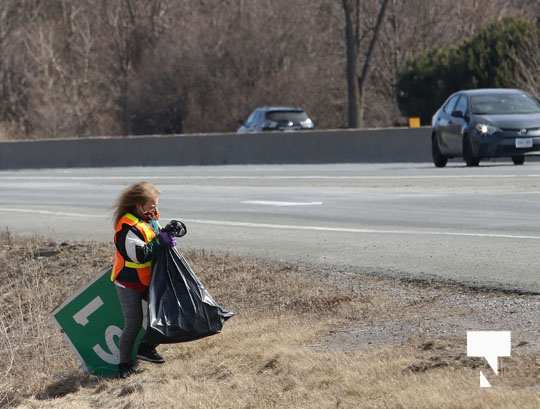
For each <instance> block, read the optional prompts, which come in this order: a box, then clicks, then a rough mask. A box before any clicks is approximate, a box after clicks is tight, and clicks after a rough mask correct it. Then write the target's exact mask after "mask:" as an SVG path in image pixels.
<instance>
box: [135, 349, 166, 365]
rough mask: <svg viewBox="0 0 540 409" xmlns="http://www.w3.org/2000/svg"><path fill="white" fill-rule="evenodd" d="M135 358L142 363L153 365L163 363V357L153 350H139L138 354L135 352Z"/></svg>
mask: <svg viewBox="0 0 540 409" xmlns="http://www.w3.org/2000/svg"><path fill="white" fill-rule="evenodd" d="M137 358H139V359H141V360H143V361H147V362H152V363H154V364H162V363H164V362H165V360H164V359H163V357H162V356H161V355H160V354H158V352H157V351H156V349H155V348H152V349H147V350H144V349H143V350H140V349H139V352H137Z"/></svg>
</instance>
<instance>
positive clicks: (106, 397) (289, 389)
mask: <svg viewBox="0 0 540 409" xmlns="http://www.w3.org/2000/svg"><path fill="white" fill-rule="evenodd" d="M186 255H187V256H188V258H189V260H190V262H191V264H192V266H193V268H194V270H195V271H196V272H197V273H198V274H199V277H200V278H201V279H202V281H203V282H204V283H205V285H206V287H207V288H208V289H209V290H210V292H211V293H212V295H213V296H214V297H215V298H216V299H217V300H218V301H219V302H221V303H223V305H224V306H225V307H227V308H228V309H232V310H233V311H235V312H237V314H238V315H237V316H236V317H234V318H233V319H232V320H231V321H230V323H229V322H227V323H226V325H225V329H224V331H223V333H222V334H219V335H216V336H213V337H210V338H208V339H206V340H202V341H197V342H193V343H186V344H181V345H179V346H177V345H171V346H163V347H161V348H162V351H163V354H164V356H165V357H166V358H167V363H166V364H165V365H164V366H162V367H155V366H151V365H150V366H144V365H143V366H144V369H145V371H144V372H143V373H142V374H140V375H134V377H132V378H130V380H129V381H122V380H109V379H99V378H96V377H93V376H88V375H85V374H83V373H81V372H80V370H79V363H78V362H77V361H76V359H75V358H74V357H73V355H72V353H71V351H70V349H69V347H68V346H67V345H66V343H65V341H64V340H63V338H62V336H61V334H60V333H59V331H58V330H57V329H56V328H55V327H54V325H53V324H52V323H51V319H50V313H51V311H52V310H53V309H54V307H55V306H56V305H58V304H59V303H60V302H61V301H63V300H64V299H65V298H67V297H68V296H69V295H70V294H72V293H73V292H74V291H75V290H76V289H77V288H80V287H82V286H84V284H85V283H87V282H88V281H89V280H90V279H91V277H93V276H94V275H95V274H96V273H98V272H99V271H102V269H103V267H104V266H106V265H107V264H108V263H109V262H110V260H111V257H112V251H111V246H110V244H108V243H95V242H64V243H56V242H52V241H50V240H46V239H43V238H38V237H36V238H34V239H31V240H29V239H22V238H19V237H14V236H13V235H12V234H10V233H9V232H3V233H0V261H1V263H0V278H1V280H0V353H1V356H2V360H1V361H0V376H1V378H0V407H1V406H6V407H29V408H30V407H31V408H38V407H66V408H68V407H70V408H72V407H75V408H83V407H84V408H86V407H88V408H105V407H107V408H109V407H114V408H128V407H129V408H146V407H171V408H172V407H197V408H204V407H220V408H221V407H223V408H225V407H227V408H229V407H230V408H233V407H234V408H236V407H245V408H248V407H250V408H255V407H257V408H258V407H261V408H262V407H264V408H267V407H291V408H292V407H295V408H300V407H306V408H307V407H309V408H313V407H351V408H352V407H360V408H362V407H365V408H417V407H418V408H431V407H437V408H469V407H471V408H473V407H474V408H513V407H515V408H537V407H540V337H539V335H540V320H539V312H540V296H538V295H533V294H517V293H511V292H503V291H497V290H493V289H489V290H488V289H475V288H467V287H464V286H461V285H458V284H448V283H438V282H434V281H432V282H427V281H415V280H407V279H399V278H389V277H379V276H377V275H374V274H370V273H368V272H362V271H345V270H343V269H339V271H338V270H333V269H332V268H330V267H327V266H310V265H290V264H283V263H274V262H271V261H268V260H257V259H246V258H239V257H235V256H233V255H227V254H213V253H212V254H210V253H208V252H205V251H204V250H190V251H187V252H186ZM470 330H509V331H512V357H510V358H501V359H500V367H501V371H500V374H499V376H495V375H494V374H493V373H492V372H491V371H490V369H489V367H488V366H487V364H486V362H485V361H484V360H483V359H481V358H470V357H467V356H466V332H467V331H470ZM480 370H482V372H483V373H484V374H485V375H486V376H487V378H488V379H489V381H490V382H491V383H492V385H493V388H491V389H490V390H489V393H490V394H489V395H486V390H481V389H480V388H479V372H480ZM178 391H181V396H182V400H181V402H182V405H180V403H179V401H178V400H176V399H173V398H171V396H173V395H174V394H175V393H176V394H177V393H179V392H178Z"/></svg>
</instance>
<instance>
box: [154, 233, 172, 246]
mask: <svg viewBox="0 0 540 409" xmlns="http://www.w3.org/2000/svg"><path fill="white" fill-rule="evenodd" d="M158 240H159V243H160V244H161V245H162V246H167V247H175V246H176V237H174V236H171V235H170V234H169V233H167V232H166V231H163V230H162V231H160V232H159V234H158Z"/></svg>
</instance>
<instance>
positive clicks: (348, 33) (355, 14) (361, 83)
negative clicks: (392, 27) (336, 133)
mask: <svg viewBox="0 0 540 409" xmlns="http://www.w3.org/2000/svg"><path fill="white" fill-rule="evenodd" d="M387 4H388V0H381V4H380V7H379V10H378V12H377V18H376V21H375V25H374V26H373V27H372V28H370V29H369V30H366V31H364V32H363V33H362V34H361V29H360V17H359V15H360V13H361V11H360V1H359V0H342V7H343V12H344V18H345V48H346V50H347V96H348V103H347V106H348V109H347V112H348V115H349V117H348V126H349V127H350V128H358V127H359V126H360V125H361V124H363V122H364V98H365V89H366V85H367V82H368V77H369V70H370V67H371V63H372V60H373V52H374V51H375V46H376V45H377V40H378V38H379V32H380V31H381V27H382V23H383V20H384V16H385V13H386V8H387ZM368 34H369V43H368V45H367V49H366V51H365V54H364V58H363V63H362V69H361V70H360V72H358V70H357V64H358V61H357V59H358V55H359V49H360V46H361V42H362V40H363V38H366V37H368ZM356 82H357V84H355V83H356Z"/></svg>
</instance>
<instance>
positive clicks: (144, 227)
mask: <svg viewBox="0 0 540 409" xmlns="http://www.w3.org/2000/svg"><path fill="white" fill-rule="evenodd" d="M123 224H127V225H129V226H132V227H135V228H136V229H137V231H138V232H139V233H140V234H141V235H142V237H144V242H145V243H149V242H150V241H152V240H153V239H154V238H155V237H156V233H155V232H154V229H152V228H151V227H150V226H149V225H148V224H147V223H145V222H144V221H142V220H140V219H138V218H137V217H135V216H134V215H132V214H131V213H126V214H125V215H123V216H122V217H121V218H120V220H118V223H117V224H116V229H115V232H116V233H118V232H119V231H120V230H122V225H123ZM125 268H130V269H134V270H136V271H137V276H138V277H139V281H140V282H141V283H142V284H143V285H145V286H147V287H148V286H149V285H150V279H151V278H152V262H151V261H148V262H146V263H142V264H138V263H133V262H131V261H128V260H126V259H125V258H124V257H123V256H122V254H120V252H119V251H118V249H116V251H115V253H114V263H113V269H112V273H111V281H115V280H116V278H117V277H118V276H119V275H120V273H121V272H122V270H123V269H125Z"/></svg>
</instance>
